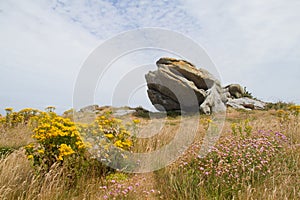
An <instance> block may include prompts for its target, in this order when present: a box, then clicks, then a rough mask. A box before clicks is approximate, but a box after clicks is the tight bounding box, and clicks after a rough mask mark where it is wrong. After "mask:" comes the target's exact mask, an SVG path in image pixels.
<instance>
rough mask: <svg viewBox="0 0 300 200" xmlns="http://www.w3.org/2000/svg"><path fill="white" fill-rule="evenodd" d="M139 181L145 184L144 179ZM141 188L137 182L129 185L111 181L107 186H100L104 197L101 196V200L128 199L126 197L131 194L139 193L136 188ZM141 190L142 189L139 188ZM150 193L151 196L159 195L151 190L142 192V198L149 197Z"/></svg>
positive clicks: (125, 182)
mask: <svg viewBox="0 0 300 200" xmlns="http://www.w3.org/2000/svg"><path fill="white" fill-rule="evenodd" d="M141 181H143V182H145V181H146V179H145V178H143V179H141ZM140 186H142V184H141V183H140V182H139V181H137V182H135V183H131V184H130V183H129V182H127V181H120V182H119V181H116V180H111V181H110V183H109V184H108V185H107V186H101V187H100V189H101V190H103V193H104V195H103V196H102V199H124V198H126V197H128V195H130V194H132V193H138V192H140V191H137V190H138V188H139V187H140ZM141 189H142V188H141ZM141 189H139V190H141ZM151 193H153V194H157V193H158V194H160V192H159V191H156V190H154V189H151V190H149V191H148V190H145V189H144V190H142V194H139V195H142V196H143V197H145V198H146V197H147V196H149V195H150V194H151Z"/></svg>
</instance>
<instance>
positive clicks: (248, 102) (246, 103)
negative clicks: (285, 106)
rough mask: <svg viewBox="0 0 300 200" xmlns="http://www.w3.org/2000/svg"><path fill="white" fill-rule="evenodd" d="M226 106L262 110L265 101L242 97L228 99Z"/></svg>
mask: <svg viewBox="0 0 300 200" xmlns="http://www.w3.org/2000/svg"><path fill="white" fill-rule="evenodd" d="M226 104H227V105H228V106H230V107H233V108H237V109H245V110H249V109H255V110H263V109H265V106H266V103H264V102H262V101H259V100H254V99H250V98H248V97H243V98H239V99H228V101H227V103H226Z"/></svg>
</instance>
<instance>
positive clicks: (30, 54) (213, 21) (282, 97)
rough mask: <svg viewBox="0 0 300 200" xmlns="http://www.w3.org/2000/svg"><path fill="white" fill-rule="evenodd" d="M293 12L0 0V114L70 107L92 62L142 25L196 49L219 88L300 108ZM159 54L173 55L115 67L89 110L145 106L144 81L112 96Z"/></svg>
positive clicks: (194, 3)
mask: <svg viewBox="0 0 300 200" xmlns="http://www.w3.org/2000/svg"><path fill="white" fill-rule="evenodd" d="M299 10H300V1H299V0H288V1H286V0H263V1H262V0H252V1H241V0H227V1H223V0H211V1H204V0H173V1H167V0H160V1H153V0H152V1H150V0H139V1H137V0H122V1H121V0H89V1H81V0H74V1H58V0H56V1H54V0H53V1H48V0H39V1H37V0H35V1H34V0H28V1H18V0H6V1H4V0H0V27H1V29H0V113H3V110H4V108H6V107H13V108H15V109H16V110H19V109H22V108H25V107H33V108H38V109H44V108H45V107H46V106H49V105H54V106H56V107H57V110H58V111H59V112H62V111H64V110H67V109H69V108H71V107H72V106H73V91H74V87H75V85H76V80H77V77H78V75H79V73H80V70H81V68H82V66H83V64H84V63H85V61H86V60H87V59H88V57H89V55H90V54H91V53H92V52H93V51H94V50H95V49H96V48H97V47H99V46H101V45H102V44H103V43H105V42H106V41H107V40H109V39H111V38H114V36H116V35H118V34H121V33H124V32H126V31H130V30H134V29H140V28H147V27H152V28H163V29H167V30H171V31H175V32H177V33H180V34H183V35H185V36H186V37H188V38H191V39H192V40H193V41H195V42H196V43H197V44H199V45H200V46H201V47H202V48H203V49H205V51H206V53H207V54H208V55H209V57H210V58H211V59H212V60H213V62H214V64H215V66H216V70H217V71H218V74H219V76H220V79H221V82H222V85H224V86H225V85H227V84H230V83H239V84H241V85H242V86H246V87H247V90H249V91H250V92H251V93H252V94H253V96H255V97H257V98H259V99H261V100H264V101H271V102H276V101H286V102H294V103H298V104H299V103H300V90H299V88H298V87H299V85H300V78H299V77H300V76H299V74H300V24H299V22H300V12H299ZM129 42H130V41H129ZM164 56H176V55H173V54H172V53H170V52H166V51H159V50H144V51H141V52H133V53H131V54H129V55H127V56H124V57H121V58H119V59H117V60H116V61H114V62H113V64H112V65H111V68H110V71H108V73H107V74H106V75H105V76H104V77H103V79H101V80H99V81H98V86H97V90H96V91H95V104H98V105H110V104H112V102H114V103H113V105H114V106H122V105H129V106H139V105H141V106H143V107H146V108H148V109H151V104H150V101H149V99H148V97H147V93H146V85H145V80H144V79H141V80H144V83H143V84H141V85H139V86H138V87H137V88H136V89H135V90H134V91H132V93H131V96H130V98H129V99H126V101H119V102H118V100H112V98H113V96H114V95H116V94H115V93H116V91H118V90H116V89H115V88H116V87H117V86H118V85H120V83H121V82H122V81H121V80H122V77H123V78H124V77H126V74H128V73H130V72H131V71H132V70H134V69H137V68H134V67H133V66H142V65H143V66H144V68H143V69H144V70H141V71H140V74H141V77H144V74H142V73H145V71H147V70H155V62H156V60H157V59H158V58H159V57H164ZM197 67H203V68H205V66H197ZM122 83H123V82H122ZM123 84H124V83H123ZM125 84H126V83H125Z"/></svg>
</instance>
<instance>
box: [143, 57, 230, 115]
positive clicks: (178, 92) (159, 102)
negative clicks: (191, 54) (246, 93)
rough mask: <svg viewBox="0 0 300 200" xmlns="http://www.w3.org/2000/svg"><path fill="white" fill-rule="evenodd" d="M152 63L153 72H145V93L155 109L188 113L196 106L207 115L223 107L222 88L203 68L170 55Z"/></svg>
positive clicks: (196, 108) (195, 108) (197, 109)
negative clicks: (146, 88)
mask: <svg viewBox="0 0 300 200" xmlns="http://www.w3.org/2000/svg"><path fill="white" fill-rule="evenodd" d="M156 65H157V67H158V69H157V70H156V71H150V72H149V73H148V74H146V75H145V78H146V81H147V86H148V90H147V93H148V96H149V98H150V100H151V102H152V104H153V105H154V106H155V108H156V109H158V110H160V111H164V110H165V111H174V110H183V111H188V112H190V111H195V112H198V111H199V109H200V111H201V112H203V113H206V114H210V113H211V112H213V111H215V110H218V111H220V110H223V109H222V108H224V107H225V104H224V102H226V100H227V98H226V97H225V96H224V95H225V92H224V89H223V88H222V87H221V85H220V83H219V81H218V80H217V79H215V78H214V76H213V75H212V74H210V73H209V72H208V71H207V70H204V69H197V68H196V67H195V66H194V65H193V64H191V63H189V62H187V61H185V60H177V59H173V58H161V59H159V60H158V61H157V62H156ZM203 103H204V104H203ZM202 104H203V105H202ZM201 105H202V106H201ZM224 110H225V109H224Z"/></svg>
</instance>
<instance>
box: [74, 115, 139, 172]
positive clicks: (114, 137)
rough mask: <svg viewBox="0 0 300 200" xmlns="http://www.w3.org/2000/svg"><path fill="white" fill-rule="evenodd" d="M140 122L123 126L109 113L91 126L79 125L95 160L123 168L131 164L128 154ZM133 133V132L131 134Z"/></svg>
mask: <svg viewBox="0 0 300 200" xmlns="http://www.w3.org/2000/svg"><path fill="white" fill-rule="evenodd" d="M138 123H139V120H134V121H132V123H127V124H126V125H123V124H122V121H121V120H119V119H116V118H114V117H112V116H111V115H110V114H109V113H107V114H104V115H101V116H98V117H97V118H96V119H95V121H94V122H93V123H92V124H90V125H79V126H78V127H79V129H80V133H81V135H83V136H84V138H85V140H87V141H88V142H90V144H91V146H92V148H90V149H89V152H90V153H91V154H92V156H93V158H96V159H98V160H100V161H101V162H102V163H105V164H106V165H109V166H110V167H112V168H118V169H119V168H120V169H121V168H123V167H124V166H129V165H130V164H129V163H128V162H130V161H128V160H126V158H127V157H128V156H126V154H128V153H129V152H130V150H131V149H132V147H133V143H134V141H135V131H136V130H137V124H138ZM131 131H132V132H131Z"/></svg>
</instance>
